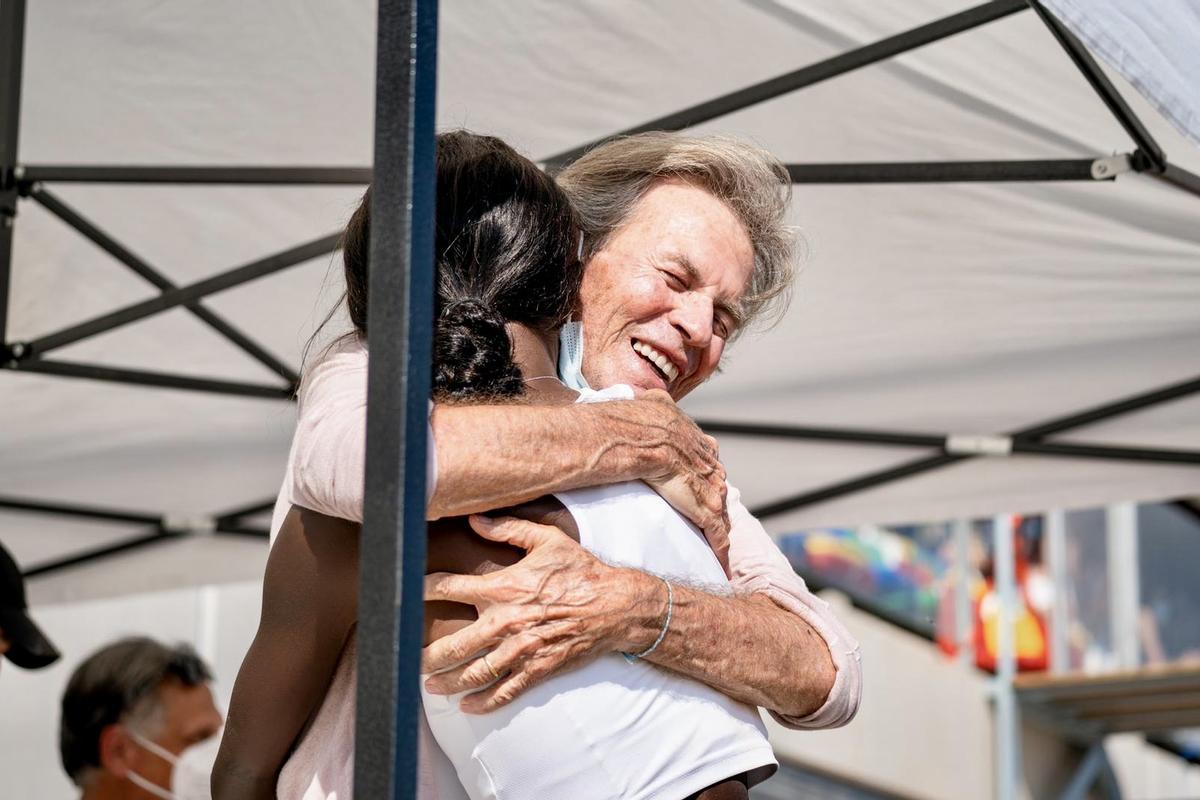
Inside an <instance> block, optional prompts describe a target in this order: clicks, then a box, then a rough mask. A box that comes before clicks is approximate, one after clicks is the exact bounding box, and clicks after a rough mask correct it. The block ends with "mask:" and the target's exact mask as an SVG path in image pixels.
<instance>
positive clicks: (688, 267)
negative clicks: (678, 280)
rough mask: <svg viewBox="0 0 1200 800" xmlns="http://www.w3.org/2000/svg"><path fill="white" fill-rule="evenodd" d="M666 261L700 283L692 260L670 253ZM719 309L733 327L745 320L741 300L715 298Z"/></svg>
mask: <svg viewBox="0 0 1200 800" xmlns="http://www.w3.org/2000/svg"><path fill="white" fill-rule="evenodd" d="M666 260H667V261H670V262H671V263H673V264H675V265H676V266H678V267H679V268H680V269H682V270H683V271H684V272H686V273H687V276H688V278H689V279H690V280H691V281H692V283H700V271H699V270H697V269H696V265H695V264H693V263H692V260H691V259H690V258H688V257H687V256H686V255H684V254H683V253H671V254H670V255H668V256H667V257H666ZM713 305H715V306H716V307H717V309H719V310H720V311H722V312H724V313H725V314H727V315H728V316H729V317H730V319H732V320H733V327H734V328H735V329H736V328H740V327H742V325H743V324H745V322H746V308H745V306H744V305H743V304H742V303H741V302H737V303H726V302H725V301H724V300H717V301H715V302H714V303H713Z"/></svg>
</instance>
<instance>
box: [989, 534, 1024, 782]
mask: <svg viewBox="0 0 1200 800" xmlns="http://www.w3.org/2000/svg"><path fill="white" fill-rule="evenodd" d="M992 534H993V535H992V559H993V561H992V563H993V564H994V565H995V568H994V572H993V580H992V586H993V591H994V592H995V595H996V599H997V600H998V601H999V602H997V604H996V609H997V613H996V634H997V636H996V677H995V679H994V680H993V683H992V687H993V692H994V695H993V696H994V700H995V706H994V712H993V713H994V714H995V731H996V732H995V737H996V738H995V742H996V800H1016V799H1017V792H1018V787H1019V786H1020V781H1021V722H1020V717H1019V712H1018V709H1017V700H1016V693H1015V692H1014V691H1013V679H1014V678H1015V677H1016V674H1017V647H1016V644H1017V643H1016V621H1017V581H1016V565H1015V559H1014V552H1013V549H1014V545H1015V541H1014V538H1015V537H1014V531H1013V518H1012V515H1011V514H1000V515H998V516H996V517H995V518H994V521H993V523H992Z"/></svg>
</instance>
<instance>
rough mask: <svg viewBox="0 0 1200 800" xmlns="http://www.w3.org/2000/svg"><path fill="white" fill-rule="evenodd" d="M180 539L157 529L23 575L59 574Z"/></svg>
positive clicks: (45, 564) (45, 565)
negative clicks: (69, 568)
mask: <svg viewBox="0 0 1200 800" xmlns="http://www.w3.org/2000/svg"><path fill="white" fill-rule="evenodd" d="M179 538H180V534H178V533H169V532H167V531H164V530H162V529H161V528H156V529H155V530H154V531H153V532H151V533H147V534H143V535H141V536H135V537H133V538H132V539H125V540H123V541H120V542H117V543H115V544H108V545H104V546H103V547H97V548H94V549H92V550H85V551H83V552H81V553H76V554H75V555H71V556H67V557H66V558H59V559H55V560H54V561H47V562H44V563H41V564H35V565H33V566H32V567H30V568H29V569H27V570H25V571H24V572H22V573H21V574H22V575H23V576H24V577H26V578H36V577H38V576H40V575H47V574H49V573H51V572H58V571H60V570H64V569H67V568H68V567H78V566H80V565H83V564H88V563H91V562H92V561H97V560H99V559H102V558H108V557H109V556H115V555H118V554H120V553H127V552H129V551H130V550H137V549H140V548H142V547H145V546H146V545H150V544H158V543H159V542H165V541H167V540H175V539H179Z"/></svg>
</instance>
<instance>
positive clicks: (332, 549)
mask: <svg viewBox="0 0 1200 800" xmlns="http://www.w3.org/2000/svg"><path fill="white" fill-rule="evenodd" d="M357 577H358V526H357V525H355V524H353V523H350V522H345V521H343V520H335V519H331V518H329V517H324V516H322V515H319V514H314V513H312V512H309V511H305V510H304V509H298V508H295V507H293V508H292V510H291V511H290V512H289V513H288V516H287V519H286V521H285V522H284V525H283V527H282V529H281V530H280V532H279V537H278V538H277V539H276V541H275V544H274V546H273V547H272V548H271V555H270V558H269V559H268V561H267V571H266V576H265V578H264V582H263V608H262V618H261V620H260V622H259V626H258V633H257V635H256V636H255V637H254V642H253V644H251V645H250V650H249V652H248V653H247V654H246V658H245V660H244V661H243V662H242V667H241V670H240V671H239V672H238V677H237V681H236V683H235V684H234V687H233V698H232V700H231V702H230V705H229V717H228V719H227V721H226V726H225V736H224V738H223V739H222V741H221V751H220V754H219V755H218V757H217V763H216V766H215V767H214V769H213V777H212V790H213V797H214V798H215V800H242V798H253V799H254V800H257V799H258V798H263V799H264V800H265V799H266V798H274V797H275V786H276V781H277V779H278V775H279V770H280V768H281V767H282V766H283V764H284V762H285V760H286V759H287V756H288V754H289V753H290V752H291V750H292V748H293V747H294V746H295V744H296V741H297V739H298V738H299V736H300V734H301V731H302V730H303V729H304V725H305V724H306V723H307V722H308V720H309V719H310V718H311V717H312V716H313V715H314V714H315V713H316V711H317V709H318V708H319V707H320V705H321V701H322V699H323V698H324V697H325V693H326V691H327V690H328V687H329V682H330V680H331V678H332V677H333V674H334V671H335V670H336V668H337V664H338V659H339V657H340V656H341V653H342V649H343V648H344V646H345V644H346V640H347V637H348V636H349V634H350V632H351V629H352V628H353V625H354V623H355V621H356V620H357V618H358V580H357Z"/></svg>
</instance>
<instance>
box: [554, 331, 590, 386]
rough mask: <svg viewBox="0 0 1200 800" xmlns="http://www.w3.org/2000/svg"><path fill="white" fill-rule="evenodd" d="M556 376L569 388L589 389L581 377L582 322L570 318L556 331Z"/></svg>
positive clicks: (585, 380) (585, 379)
mask: <svg viewBox="0 0 1200 800" xmlns="http://www.w3.org/2000/svg"><path fill="white" fill-rule="evenodd" d="M558 377H559V379H560V380H561V381H562V382H563V384H565V385H566V386H567V388H569V389H574V390H575V391H577V392H578V391H581V390H583V389H590V388H592V387H591V386H589V385H588V382H587V378H585V377H583V323H582V322H578V321H576V320H571V321H570V322H568V323H567V324H566V325H563V326H562V328H560V329H559V331H558Z"/></svg>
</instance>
